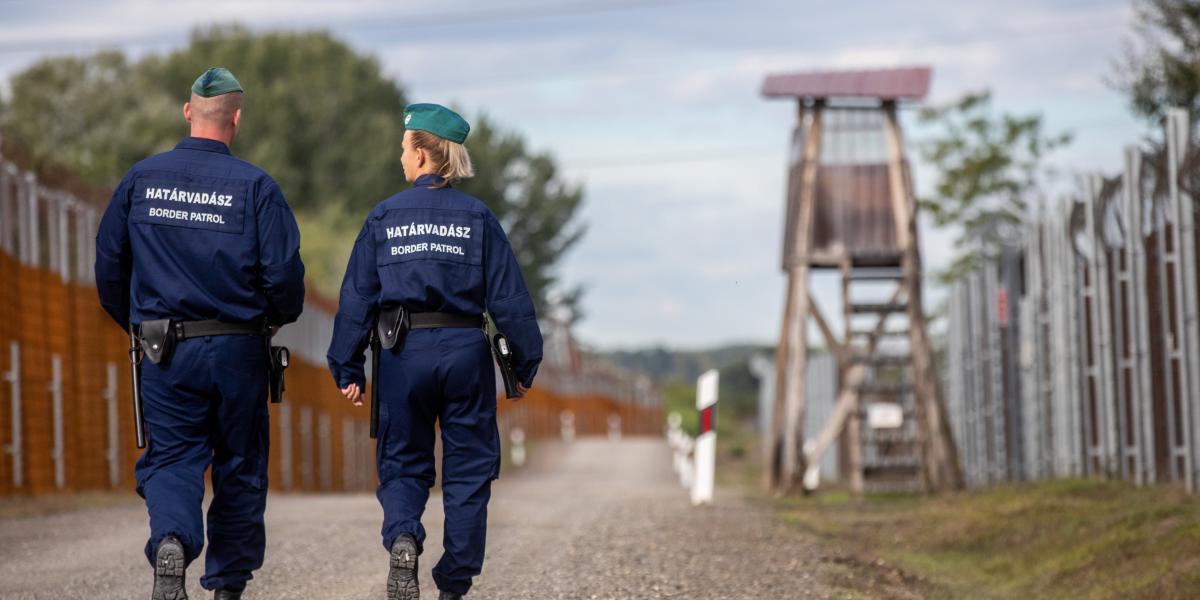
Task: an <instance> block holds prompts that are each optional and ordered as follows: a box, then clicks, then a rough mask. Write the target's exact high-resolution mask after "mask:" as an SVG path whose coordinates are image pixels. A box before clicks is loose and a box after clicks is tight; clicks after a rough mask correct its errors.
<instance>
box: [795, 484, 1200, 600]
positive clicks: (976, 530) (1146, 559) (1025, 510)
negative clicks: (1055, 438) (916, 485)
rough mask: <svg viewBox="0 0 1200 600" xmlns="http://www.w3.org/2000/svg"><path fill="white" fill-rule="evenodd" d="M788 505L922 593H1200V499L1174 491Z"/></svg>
mask: <svg viewBox="0 0 1200 600" xmlns="http://www.w3.org/2000/svg"><path fill="white" fill-rule="evenodd" d="M780 506H781V515H782V518H783V519H784V520H785V521H787V522H789V523H792V524H793V525H794V526H796V527H798V528H801V529H803V530H806V531H809V532H812V533H815V534H816V535H818V536H820V537H823V538H826V539H827V540H828V541H829V542H830V543H831V544H832V545H834V546H837V547H840V548H842V549H843V551H844V552H843V554H847V555H849V556H851V557H853V559H854V560H855V561H856V562H858V563H860V564H862V565H868V566H880V565H887V564H889V563H890V565H891V567H890V568H894V570H895V571H896V572H897V573H898V579H899V580H901V581H902V583H904V585H902V586H901V587H900V588H899V589H906V590H908V591H910V592H913V593H915V594H916V595H917V596H921V597H935V598H937V597H942V598H1196V597H1200V500H1198V499H1197V498H1195V497H1192V496H1188V495H1186V494H1185V493H1183V492H1182V491H1181V490H1179V489H1176V488H1169V487H1147V488H1136V487H1133V486H1131V485H1128V484H1125V483H1117V482H1098V481H1085V480H1064V481H1056V482H1049V483H1039V484H1022V485H1007V486H1002V487H998V488H994V489H990V490H986V491H978V492H963V493H955V494H946V495H941V496H932V497H928V498H923V497H920V496H916V495H895V494H893V495H888V496H869V497H868V498H867V499H865V500H864V501H862V502H855V501H853V500H851V499H850V497H849V495H848V494H846V493H845V492H841V491H836V490H835V491H830V492H822V493H820V494H817V495H815V496H813V497H809V498H789V499H784V500H781V501H780ZM875 570H878V569H875ZM894 578H895V577H894ZM858 579H859V580H862V579H863V578H862V577H859V578H858ZM868 579H869V578H868ZM850 587H851V591H853V590H854V589H859V590H860V591H861V590H862V589H868V590H870V589H876V588H855V587H854V586H850ZM883 595H905V594H897V593H896V591H895V590H891V591H890V592H889V593H887V594H883Z"/></svg>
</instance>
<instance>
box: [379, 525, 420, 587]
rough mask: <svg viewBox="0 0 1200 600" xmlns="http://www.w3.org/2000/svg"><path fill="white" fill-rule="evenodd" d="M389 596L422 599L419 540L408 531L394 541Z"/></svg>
mask: <svg viewBox="0 0 1200 600" xmlns="http://www.w3.org/2000/svg"><path fill="white" fill-rule="evenodd" d="M387 597H388V600H421V590H420V587H419V584H418V583H417V540H416V539H415V538H413V536H411V535H409V534H407V533H404V534H401V535H400V537H398V538H396V541H394V542H392V553H391V570H389V571H388V582H387Z"/></svg>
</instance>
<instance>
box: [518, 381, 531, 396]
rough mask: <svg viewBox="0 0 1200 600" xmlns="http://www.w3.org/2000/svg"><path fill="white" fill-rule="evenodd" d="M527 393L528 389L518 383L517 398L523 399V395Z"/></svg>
mask: <svg viewBox="0 0 1200 600" xmlns="http://www.w3.org/2000/svg"><path fill="white" fill-rule="evenodd" d="M527 393H529V388H527V387H525V384H523V383H520V382H518V383H517V397H518V398H524V397H525V394H527Z"/></svg>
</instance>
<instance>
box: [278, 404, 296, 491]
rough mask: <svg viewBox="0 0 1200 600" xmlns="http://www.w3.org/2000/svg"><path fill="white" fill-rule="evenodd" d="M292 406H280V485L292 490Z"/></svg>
mask: <svg viewBox="0 0 1200 600" xmlns="http://www.w3.org/2000/svg"><path fill="white" fill-rule="evenodd" d="M292 469H293V467H292V405H291V404H289V403H287V402H284V403H283V404H280V405H279V479H280V481H279V484H280V485H281V486H283V489H285V490H290V489H292Z"/></svg>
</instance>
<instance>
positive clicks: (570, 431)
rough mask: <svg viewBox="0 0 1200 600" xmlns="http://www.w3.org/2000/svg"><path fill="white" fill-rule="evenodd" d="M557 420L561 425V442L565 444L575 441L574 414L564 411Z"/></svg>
mask: <svg viewBox="0 0 1200 600" xmlns="http://www.w3.org/2000/svg"><path fill="white" fill-rule="evenodd" d="M558 420H559V422H560V423H561V424H562V440H563V441H564V442H566V443H568V444H569V443H571V442H574V441H575V413H573V412H571V411H569V410H564V411H562V412H561V413H559V415H558Z"/></svg>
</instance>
